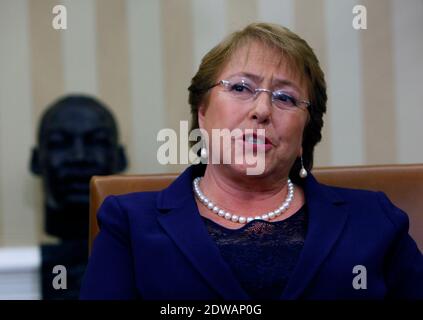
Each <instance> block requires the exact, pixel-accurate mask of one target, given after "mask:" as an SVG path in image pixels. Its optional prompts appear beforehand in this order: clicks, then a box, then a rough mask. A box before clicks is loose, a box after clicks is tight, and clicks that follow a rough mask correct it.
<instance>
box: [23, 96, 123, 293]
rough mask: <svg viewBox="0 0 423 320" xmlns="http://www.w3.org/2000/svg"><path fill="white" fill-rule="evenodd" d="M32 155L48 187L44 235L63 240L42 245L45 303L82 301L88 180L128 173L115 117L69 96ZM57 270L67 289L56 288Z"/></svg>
mask: <svg viewBox="0 0 423 320" xmlns="http://www.w3.org/2000/svg"><path fill="white" fill-rule="evenodd" d="M37 143H38V145H37V146H36V147H34V148H33V150H32V157H31V164H30V166H31V171H32V172H33V173H34V174H36V175H39V176H40V177H41V178H42V182H43V191H44V206H45V227H44V229H45V231H46V233H47V234H49V235H51V236H55V237H57V238H59V239H60V242H59V243H58V244H54V245H52V244H43V245H41V255H42V266H41V278H42V296H43V299H77V298H78V295H79V288H80V282H81V279H82V276H83V274H84V271H85V267H86V264H87V259H88V229H89V181H90V178H91V177H92V176H93V175H110V174H114V173H118V172H121V171H123V170H124V169H125V168H126V166H127V159H126V156H125V152H124V149H123V147H122V146H121V145H120V144H119V140H118V128H117V124H116V122H115V119H114V117H113V115H112V113H111V112H110V111H109V110H108V109H107V107H106V106H105V105H104V104H102V103H101V102H100V101H98V100H97V99H95V98H92V97H89V96H80V95H78V96H76V95H72V96H67V97H64V98H61V99H59V100H57V101H56V102H54V103H53V104H52V105H51V106H49V107H48V108H47V110H46V111H45V112H44V114H43V116H42V118H41V121H40V126H39V128H38V141H37ZM57 265H63V266H65V268H66V270H67V283H68V288H67V289H66V290H56V289H54V288H53V286H52V281H53V278H54V276H55V275H54V274H53V273H52V270H53V268H54V267H55V266H57Z"/></svg>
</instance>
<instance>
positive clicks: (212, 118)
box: [81, 23, 423, 300]
mask: <svg viewBox="0 0 423 320" xmlns="http://www.w3.org/2000/svg"><path fill="white" fill-rule="evenodd" d="M189 91H190V96H189V101H190V104H191V111H192V116H193V118H192V129H195V128H198V127H199V128H201V129H202V130H204V132H205V133H207V136H209V137H213V135H212V130H213V129H222V130H223V129H229V131H234V130H239V129H240V130H241V131H242V132H244V134H241V135H238V136H231V137H232V139H231V140H230V143H229V144H226V146H225V144H223V143H219V144H215V142H217V141H216V140H214V141H213V138H211V141H210V142H211V143H209V141H205V145H204V147H203V148H202V149H201V156H202V157H203V159H208V160H210V158H211V157H214V156H216V154H219V156H218V158H219V160H221V161H220V162H218V163H214V162H210V161H209V162H210V163H209V164H207V165H203V164H199V165H193V166H191V167H189V168H188V169H187V170H185V172H183V173H182V174H181V175H180V176H179V177H178V178H177V179H176V181H174V182H173V183H172V184H171V185H170V186H169V187H168V188H167V189H165V190H163V191H161V192H148V193H147V192H143V193H135V194H129V195H124V196H117V197H116V196H111V197H108V198H107V199H106V200H105V201H104V203H103V205H102V207H101V209H100V211H99V213H98V221H99V225H100V230H101V231H100V234H99V236H98V237H97V239H96V240H95V243H94V248H93V253H92V256H91V258H90V262H89V266H88V270H87V273H86V276H85V279H84V283H83V287H82V291H81V298H83V299H132V298H143V299H202V300H205V299H230V300H243V299H382V298H423V257H422V254H421V253H420V252H419V250H418V248H417V246H416V244H415V242H414V241H413V240H412V239H411V238H410V236H409V235H408V219H407V216H406V215H405V214H404V213H403V212H402V211H401V210H400V209H398V208H396V207H394V206H393V205H392V203H391V202H390V201H389V200H388V199H387V198H386V196H385V195H384V194H382V193H376V192H369V191H357V190H348V189H342V188H334V187H328V186H324V185H321V184H319V183H318V182H317V181H316V180H315V179H314V178H313V176H312V174H311V173H310V170H311V168H312V163H313V150H314V146H315V145H316V144H317V143H318V142H319V141H320V139H321V129H322V126H323V119H322V118H323V113H324V112H325V111H326V85H325V81H324V76H323V72H322V71H321V69H320V67H319V63H318V60H317V58H316V57H315V55H314V53H313V51H312V49H311V48H310V47H309V46H308V45H307V43H306V42H305V41H304V40H302V39H301V38H299V37H298V36H297V35H295V34H294V33H292V32H290V31H289V30H288V29H286V28H283V27H280V26H277V25H272V24H265V23H257V24H251V25H249V26H247V27H246V28H245V29H243V30H241V31H239V32H235V33H233V34H231V35H230V36H229V37H228V38H226V39H225V40H224V41H223V42H221V43H220V44H218V45H217V46H216V47H215V48H213V49H212V50H211V51H210V52H209V53H208V54H207V55H206V56H205V57H204V59H203V60H202V63H201V65H200V68H199V70H198V72H197V74H196V75H195V76H194V78H193V79H192V84H191V86H190V88H189ZM260 129H264V134H263V132H262V130H260ZM248 130H250V131H249V133H247V131H248ZM215 139H218V138H215ZM219 139H220V138H219ZM222 139H223V138H222ZM219 142H220V141H219ZM216 145H217V147H215V146H216ZM237 146H238V147H239V146H243V147H246V148H245V149H246V150H252V152H253V154H255V155H257V156H258V159H261V160H263V163H264V167H263V170H262V171H261V172H260V173H259V174H255V175H251V174H247V170H248V169H249V168H250V167H251V166H252V165H251V164H250V163H248V162H247V161H230V162H229V163H227V162H225V161H222V160H223V155H224V154H225V152H229V153H230V155H231V156H239V155H240V152H239V149H237V148H236V147H237ZM213 148H215V149H213ZM237 150H238V151H237ZM217 151H219V153H217ZM241 153H242V152H241ZM232 159H234V158H232Z"/></svg>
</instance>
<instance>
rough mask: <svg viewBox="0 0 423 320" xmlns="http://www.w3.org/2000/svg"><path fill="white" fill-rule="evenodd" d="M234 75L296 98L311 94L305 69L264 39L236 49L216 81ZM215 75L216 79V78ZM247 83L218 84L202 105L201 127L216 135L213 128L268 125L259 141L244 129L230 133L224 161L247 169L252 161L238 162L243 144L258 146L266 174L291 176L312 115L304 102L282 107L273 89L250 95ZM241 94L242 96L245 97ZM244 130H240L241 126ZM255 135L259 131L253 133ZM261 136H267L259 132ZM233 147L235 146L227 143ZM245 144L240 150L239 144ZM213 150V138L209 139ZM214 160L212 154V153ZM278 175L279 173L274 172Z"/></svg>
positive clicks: (222, 151) (238, 169)
mask: <svg viewBox="0 0 423 320" xmlns="http://www.w3.org/2000/svg"><path fill="white" fill-rule="evenodd" d="M220 80H229V82H230V83H231V84H239V83H241V84H245V85H246V86H247V87H248V88H249V89H251V88H252V89H253V91H254V89H255V88H265V89H269V90H271V91H275V90H280V91H282V92H284V93H286V94H288V95H289V96H292V97H294V98H296V99H297V100H309V97H308V95H307V88H306V84H305V83H304V81H301V77H300V74H299V73H298V72H296V70H294V69H293V68H291V67H290V66H289V64H288V63H287V61H286V60H284V58H283V57H281V55H280V53H279V52H278V51H276V50H274V49H270V48H268V47H266V46H264V45H263V44H260V43H254V42H253V43H251V44H249V45H246V46H244V47H241V48H240V49H238V51H236V52H235V53H234V54H233V56H232V58H231V59H230V61H229V62H228V64H227V65H226V66H225V67H224V69H223V70H222V72H221V73H220V74H219V76H218V77H217V81H220ZM217 81H216V82H217ZM248 88H247V89H246V88H245V87H244V86H229V87H226V88H225V87H224V86H222V85H218V86H215V87H214V88H212V89H211V90H210V92H209V97H208V98H207V99H205V100H206V101H205V102H204V104H203V105H201V106H200V109H199V115H198V117H199V119H198V120H199V124H200V128H202V129H205V130H206V131H207V132H208V134H209V137H210V139H211V141H213V135H212V129H229V131H232V132H233V130H235V131H236V129H241V130H242V132H244V133H245V132H247V131H246V129H252V130H248V132H251V131H253V132H254V133H257V132H258V131H257V129H264V130H265V140H264V144H263V140H262V141H258V142H257V141H255V140H252V139H251V138H249V137H248V135H247V136H245V135H241V136H236V137H235V138H232V139H231V143H230V146H222V144H223V143H222V141H221V146H220V161H221V162H220V163H223V154H225V152H229V153H230V154H231V156H232V158H231V163H230V164H226V165H225V166H226V167H228V168H230V169H231V170H234V171H236V172H239V173H243V174H245V173H246V169H247V168H248V167H251V166H252V165H251V163H247V162H246V161H243V162H242V163H236V162H239V161H235V157H236V156H239V155H240V154H241V155H242V148H239V147H240V146H241V147H242V146H243V147H244V148H249V149H247V150H253V151H254V155H257V156H260V157H262V158H260V159H261V160H262V161H261V163H263V164H264V171H263V172H262V173H261V175H275V173H276V175H279V178H281V175H282V176H285V177H286V176H287V175H288V174H289V170H290V168H291V166H292V165H293V163H294V161H295V159H296V158H297V157H299V156H300V155H301V153H302V149H301V144H302V135H303V130H304V127H305V125H306V122H307V119H308V111H307V109H306V107H305V105H302V106H301V107H299V108H292V109H289V108H286V109H284V108H278V107H277V106H276V105H275V104H274V103H273V102H272V95H271V94H270V93H269V92H260V93H258V94H257V95H256V96H255V98H251V99H247V100H245V99H244V98H242V97H243V91H245V90H248ZM240 96H241V98H240ZM238 131H239V130H238ZM253 138H256V137H253ZM258 138H259V140H260V138H264V137H263V136H261V135H260V134H258ZM228 148H230V150H229V149H228ZM240 149H241V153H240V151H239V150H240ZM209 152H210V153H213V152H216V150H213V142H212V143H210V144H209ZM209 161H210V158H209ZM274 178H276V177H275V176H274Z"/></svg>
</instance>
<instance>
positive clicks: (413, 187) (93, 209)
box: [89, 164, 423, 251]
mask: <svg viewBox="0 0 423 320" xmlns="http://www.w3.org/2000/svg"><path fill="white" fill-rule="evenodd" d="M313 174H314V175H315V177H316V178H317V180H318V181H319V182H321V183H324V184H328V185H333V186H339V187H347V188H356V189H367V190H374V191H383V192H385V193H386V195H387V196H388V197H389V198H390V200H391V201H392V202H393V203H394V204H395V205H396V206H398V207H399V208H401V209H402V210H404V211H405V212H406V213H407V214H408V216H409V218H410V233H411V235H412V236H413V238H414V239H415V240H416V242H417V244H418V246H419V248H420V250H421V251H423V164H408V165H373V166H351V167H324V168H315V169H314V170H313ZM177 176H178V174H155V175H114V176H95V177H93V178H92V179H91V183H90V239H89V241H90V248H91V244H92V241H93V239H94V238H95V236H96V235H97V233H98V231H99V230H98V225H97V219H96V214H97V210H98V208H99V207H100V205H101V203H102V202H103V200H104V199H105V198H106V197H107V196H108V195H119V194H125V193H130V192H138V191H157V190H161V189H164V188H165V187H167V186H168V185H169V184H170V183H171V182H172V181H173V180H174V179H175V178H176V177H177Z"/></svg>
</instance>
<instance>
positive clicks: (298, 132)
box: [275, 117, 305, 145]
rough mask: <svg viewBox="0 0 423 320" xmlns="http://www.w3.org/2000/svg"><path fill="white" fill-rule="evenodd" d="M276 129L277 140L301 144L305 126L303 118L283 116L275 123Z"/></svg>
mask: <svg viewBox="0 0 423 320" xmlns="http://www.w3.org/2000/svg"><path fill="white" fill-rule="evenodd" d="M275 127H276V131H277V132H279V135H278V136H279V140H280V142H281V143H290V144H293V145H297V144H301V141H302V136H303V132H304V128H305V119H303V118H300V117H297V118H294V119H293V118H288V117H287V118H285V119H284V120H283V121H280V122H279V123H277V124H276V125H275Z"/></svg>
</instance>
